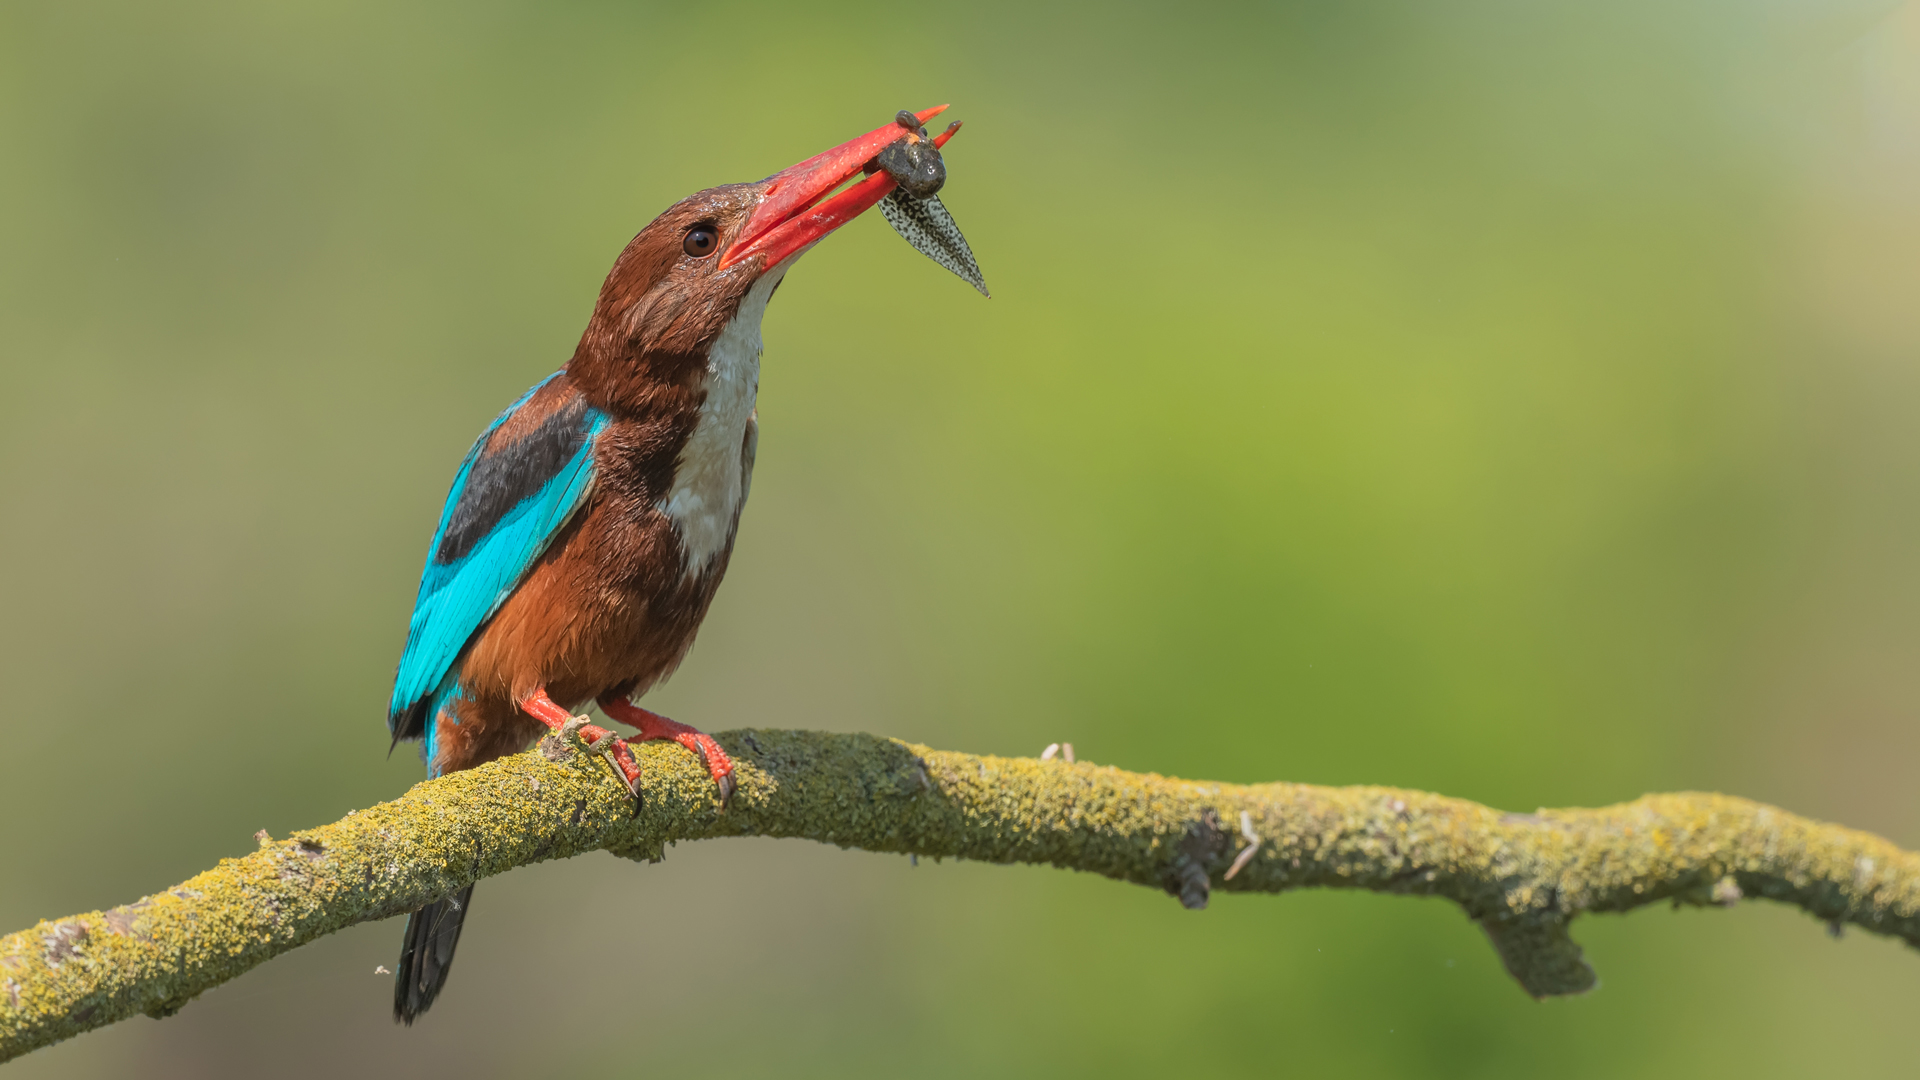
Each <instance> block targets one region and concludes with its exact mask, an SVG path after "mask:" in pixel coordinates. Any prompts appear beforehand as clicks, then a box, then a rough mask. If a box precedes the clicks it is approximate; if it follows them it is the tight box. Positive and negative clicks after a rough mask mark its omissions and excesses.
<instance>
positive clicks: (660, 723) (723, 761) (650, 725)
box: [600, 696, 735, 806]
mask: <svg viewBox="0 0 1920 1080" xmlns="http://www.w3.org/2000/svg"><path fill="white" fill-rule="evenodd" d="M600 708H601V709H602V710H603V711H604V712H605V713H606V714H607V715H608V716H611V717H612V718H614V719H615V720H618V721H619V722H621V723H623V724H627V725H629V726H632V727H637V728H639V729H640V739H641V741H642V742H644V741H646V740H648V739H672V740H673V741H674V742H677V743H679V744H680V745H681V746H684V747H686V748H687V749H689V750H691V751H693V752H694V753H696V754H698V755H700V760H701V761H702V762H704V763H705V764H706V766H707V773H708V774H709V775H710V776H712V777H713V782H714V784H715V785H717V786H718V787H719V788H720V805H721V806H725V805H727V803H728V802H729V801H731V800H732V798H733V789H734V786H735V780H734V777H733V759H732V758H730V757H728V756H727V752H726V751H725V750H722V749H720V744H719V743H717V742H714V741H713V736H711V735H708V734H707V733H706V732H704V731H701V730H699V729H697V728H693V727H689V726H688V725H686V724H682V723H678V722H676V721H673V720H669V719H667V718H666V717H664V716H661V715H660V714H659V713H657V712H652V711H650V710H647V709H643V708H641V707H640V706H638V705H635V704H634V703H633V702H631V701H628V700H627V699H626V698H624V697H619V696H610V697H603V698H601V699H600Z"/></svg>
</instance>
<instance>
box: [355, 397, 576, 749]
mask: <svg viewBox="0 0 1920 1080" xmlns="http://www.w3.org/2000/svg"><path fill="white" fill-rule="evenodd" d="M606 425H607V415H606V414H605V413H603V412H601V411H599V410H598V409H595V408H593V407H591V406H589V405H588V404H587V403H586V401H585V400H584V399H582V398H581V397H580V395H579V394H578V393H577V392H575V391H574V390H573V388H572V386H571V385H569V384H568V383H567V381H566V380H565V379H564V378H561V377H560V376H559V375H558V374H556V375H553V376H549V377H548V378H546V379H545V380H543V381H542V382H541V383H540V384H539V385H538V386H535V387H534V388H533V389H531V390H529V391H527V392H526V394H525V395H523V396H522V397H521V398H520V400H518V401H516V402H514V403H513V404H512V405H509V406H508V407H507V410H506V411H505V412H503V413H501V414H500V416H499V417H498V418H497V419H495V420H494V422H493V424H492V425H491V426H489V427H488V428H487V430H486V432H485V433H484V434H482V435H481V436H480V438H479V439H478V440H476V441H475V442H474V444H473V448H472V449H471V450H468V451H467V456H466V459H465V460H464V461H462V462H461V463H460V471H459V472H458V473H457V474H455V476H454V478H453V490H452V491H450V492H448V494H447V503H446V506H445V508H444V509H442V510H441V512H440V527H439V528H438V529H436V530H434V534H433V544H432V546H431V547H430V548H428V551H427V566H426V569H425V570H424V571H422V573H421V575H420V593H419V596H417V597H416V598H415V599H414V602H413V619H412V623H411V625H410V626H409V627H408V630H407V648H406V651H405V652H403V653H402V654H401V656H400V670H399V671H398V672H397V673H396V674H395V675H394V680H393V699H392V701H391V702H390V703H389V706H388V712H387V726H388V728H389V729H390V730H391V731H392V732H393V735H394V738H395V739H411V738H416V737H418V736H419V735H421V734H422V733H423V732H424V730H425V726H426V722H427V716H426V707H427V704H428V702H429V701H430V700H431V699H432V697H433V695H434V691H435V690H436V689H437V688H438V687H439V686H440V683H441V680H443V679H444V678H445V677H446V675H447V672H448V671H449V670H450V669H451V668H452V666H453V662H454V660H455V658H456V657H458V656H459V655H460V651H461V650H462V649H464V648H465V647H466V645H467V642H468V641H469V640H470V639H471V638H472V637H473V635H474V633H475V632H476V631H478V630H479V629H480V628H481V627H482V626H484V625H485V624H486V621H487V620H488V619H489V618H491V617H492V615H493V613H494V612H495V611H497V610H499V608H500V605H501V604H502V603H503V602H505V600H506V598H507V597H508V596H509V595H510V594H511V593H512V592H513V590H514V588H515V587H517V586H518V585H519V584H520V580H521V578H522V577H524V576H525V575H526V572H527V568H528V567H530V566H532V565H533V562H534V560H535V559H538V558H539V557H540V554H541V552H543V551H545V550H546V549H547V545H548V544H549V543H551V542H552V541H553V538H554V536H556V535H557V534H558V533H559V532H560V530H561V529H562V528H563V527H565V525H566V523H567V521H568V519H570V518H571V517H572V516H573V513H574V511H576V510H578V509H579V508H580V504H581V503H583V502H584V501H585V500H586V497H587V493H588V491H590V490H591V489H592V486H593V473H594V466H593V446H594V440H595V439H596V438H597V437H598V436H599V434H600V432H601V431H602V430H604V429H605V427H606Z"/></svg>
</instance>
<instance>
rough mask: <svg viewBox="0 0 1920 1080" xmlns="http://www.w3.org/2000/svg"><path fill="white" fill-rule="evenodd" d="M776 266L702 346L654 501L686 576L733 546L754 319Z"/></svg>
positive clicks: (748, 476) (744, 472)
mask: <svg viewBox="0 0 1920 1080" xmlns="http://www.w3.org/2000/svg"><path fill="white" fill-rule="evenodd" d="M780 273H781V271H775V272H774V273H771V274H767V275H766V276H764V277H762V278H761V279H760V280H759V281H757V282H755V283H754V285H753V288H751V289H749V290H748V291H747V295H746V296H745V297H744V298H742V299H741V301H740V309H739V311H738V312H737V313H736V314H735V315H734V317H733V319H732V320H731V321H730V322H728V323H727V325H726V327H725V329H723V330H721V332H720V334H719V336H718V337H716V338H715V339H714V340H713V344H712V345H710V346H709V347H708V349H707V356H706V364H705V366H704V368H703V370H701V371H700V372H698V373H697V374H698V377H699V382H700V387H701V394H700V404H699V408H698V410H697V411H696V413H695V415H694V417H693V427H692V430H691V431H690V432H688V433H687V437H686V441H685V442H684V443H683V444H682V445H681V447H680V453H679V454H678V456H677V457H676V458H675V460H674V469H673V480H672V482H671V484H670V485H669V486H668V488H667V491H666V494H665V495H663V496H662V497H661V498H660V499H659V501H658V502H656V503H655V506H656V507H657V508H658V509H659V510H660V512H661V513H663V514H665V515H667V517H669V518H671V519H672V520H673V523H674V525H675V527H676V529H677V531H678V532H679V534H680V542H681V544H682V545H683V547H684V548H685V550H686V565H687V572H688V573H689V574H697V573H700V572H702V571H704V570H705V569H706V568H707V566H708V565H709V564H711V563H712V561H713V559H714V557H715V556H716V555H718V554H720V553H721V552H722V551H725V550H727V549H730V548H731V547H732V546H733V535H734V529H735V527H736V526H737V525H738V524H739V521H740V510H741V508H742V507H743V506H744V505H745V504H746V500H747V487H748V484H749V483H750V482H751V481H752V474H753V442H754V433H753V431H752V430H751V429H752V426H753V423H754V420H753V416H754V400H755V398H756V397H757V395H758V394H759V391H760V350H761V344H760V318H761V316H762V315H763V314H764V313H765V312H766V309H767V300H768V299H769V298H770V297H771V296H772V295H773V290H774V288H775V287H776V286H778V285H779V284H780Z"/></svg>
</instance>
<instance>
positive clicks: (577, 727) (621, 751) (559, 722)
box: [520, 686, 640, 799]
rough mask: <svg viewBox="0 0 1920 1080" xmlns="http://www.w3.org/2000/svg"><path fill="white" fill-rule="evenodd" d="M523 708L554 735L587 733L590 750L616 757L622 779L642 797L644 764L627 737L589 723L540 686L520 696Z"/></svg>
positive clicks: (583, 734) (634, 793)
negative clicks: (556, 701) (637, 760)
mask: <svg viewBox="0 0 1920 1080" xmlns="http://www.w3.org/2000/svg"><path fill="white" fill-rule="evenodd" d="M520 708H521V710H522V711H523V712H525V713H526V714H527V715H528V716H531V717H533V718H534V719H535V720H538V721H540V722H541V723H543V724H545V725H547V726H548V727H549V728H552V729H553V732H554V734H556V735H559V736H562V737H563V738H564V737H567V736H575V735H577V736H584V737H585V738H586V739H587V740H588V743H587V752H588V753H592V754H605V755H606V756H607V757H608V758H610V759H612V761H613V765H614V767H615V768H616V769H619V770H620V778H621V779H622V780H625V781H626V782H627V790H628V791H631V792H632V793H633V797H634V798H636V799H638V798H639V797H640V764H639V762H636V761H634V760H633V751H632V750H631V749H629V748H628V746H627V740H625V739H623V738H621V737H620V736H618V735H615V734H614V733H613V732H611V731H608V730H607V729H606V728H603V727H600V726H599V725H597V724H589V723H587V718H586V717H584V716H575V715H573V714H572V713H570V712H568V711H567V710H565V709H563V708H561V707H560V706H559V705H558V704H556V703H555V702H554V700H553V699H552V698H550V697H548V696H547V688H546V687H544V686H536V687H534V688H533V693H531V694H528V695H527V696H526V697H524V698H521V699H520Z"/></svg>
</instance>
